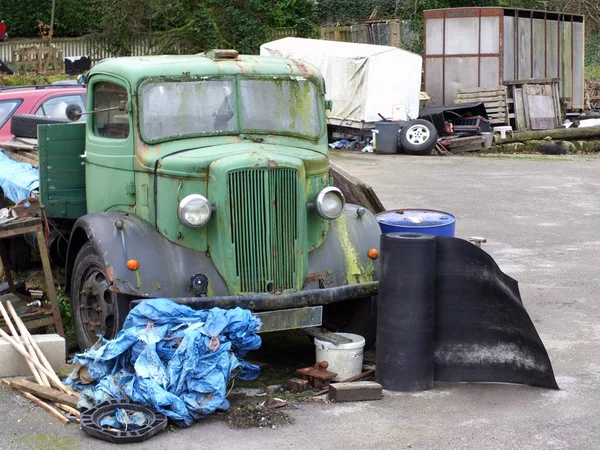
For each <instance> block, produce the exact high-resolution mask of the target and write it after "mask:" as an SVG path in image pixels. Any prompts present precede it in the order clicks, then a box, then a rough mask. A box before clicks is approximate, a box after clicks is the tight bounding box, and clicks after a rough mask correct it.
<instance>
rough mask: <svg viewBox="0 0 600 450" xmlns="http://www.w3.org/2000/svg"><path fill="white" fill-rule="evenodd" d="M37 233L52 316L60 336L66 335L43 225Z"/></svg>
mask: <svg viewBox="0 0 600 450" xmlns="http://www.w3.org/2000/svg"><path fill="white" fill-rule="evenodd" d="M42 208H43V207H42ZM36 235H37V243H38V249H39V250H40V258H41V259H42V266H43V267H44V279H45V280H46V289H47V290H48V297H49V298H50V305H51V306H52V316H53V317H54V322H55V323H56V332H57V333H58V334H59V335H60V336H62V337H65V330H64V329H63V324H62V319H61V317H60V309H59V307H58V298H57V296H56V288H55V287H54V280H53V279H52V269H51V268H50V258H49V257H48V249H47V248H46V238H45V236H44V232H43V230H42V229H41V227H40V229H39V230H38V231H37V232H36Z"/></svg>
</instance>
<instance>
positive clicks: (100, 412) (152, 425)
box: [80, 400, 167, 444]
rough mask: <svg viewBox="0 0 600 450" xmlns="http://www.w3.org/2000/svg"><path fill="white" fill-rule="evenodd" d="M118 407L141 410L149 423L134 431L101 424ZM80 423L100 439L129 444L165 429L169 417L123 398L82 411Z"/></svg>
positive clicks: (84, 429) (82, 427)
mask: <svg viewBox="0 0 600 450" xmlns="http://www.w3.org/2000/svg"><path fill="white" fill-rule="evenodd" d="M116 408H121V409H125V410H127V411H135V412H141V413H142V414H144V415H146V417H147V418H148V420H147V421H146V423H147V425H145V426H143V427H142V428H140V429H138V430H133V431H110V430H108V429H106V428H104V427H102V426H100V421H101V420H102V419H103V418H104V417H106V416H109V415H111V414H114V412H115V409H116ZM80 424H81V429H82V430H83V431H85V432H86V433H87V434H89V435H91V436H94V437H97V438H98V439H102V440H105V441H109V442H113V443H115V444H128V443H133V442H142V441H145V440H146V439H149V438H151V437H152V436H154V435H155V434H156V433H158V432H160V431H162V430H164V429H165V427H166V426H167V418H166V417H165V416H163V415H162V414H159V413H156V412H154V411H152V410H151V409H149V408H147V407H145V406H143V405H140V404H137V403H131V402H128V401H123V400H107V401H105V402H104V403H101V404H100V405H98V406H95V407H94V408H91V409H88V410H87V411H84V412H82V413H81V418H80Z"/></svg>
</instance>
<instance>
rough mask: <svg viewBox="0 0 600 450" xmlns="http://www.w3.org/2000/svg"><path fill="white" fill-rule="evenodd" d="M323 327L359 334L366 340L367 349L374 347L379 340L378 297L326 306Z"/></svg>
mask: <svg viewBox="0 0 600 450" xmlns="http://www.w3.org/2000/svg"><path fill="white" fill-rule="evenodd" d="M323 326H324V327H325V328H327V329H328V330H329V331H336V332H337V331H341V332H344V333H353V334H358V335H360V336H362V337H364V338H365V347H366V348H370V347H373V345H375V339H376V338H377V297H376V296H373V297H368V298H361V299H357V300H349V301H346V302H339V303H332V304H331V305H327V306H324V307H323Z"/></svg>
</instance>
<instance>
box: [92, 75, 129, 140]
mask: <svg viewBox="0 0 600 450" xmlns="http://www.w3.org/2000/svg"><path fill="white" fill-rule="evenodd" d="M126 101H127V90H126V89H125V88H124V87H121V86H119V85H116V84H113V83H107V82H100V83H96V84H95V85H94V110H99V109H105V108H115V109H112V110H110V111H101V112H95V113H94V114H93V117H94V121H93V124H94V134H95V135H96V136H101V137H105V138H111V139H126V138H127V137H128V136H129V113H128V112H127V111H119V109H118V107H119V105H120V104H121V102H126Z"/></svg>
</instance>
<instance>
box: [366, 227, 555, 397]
mask: <svg viewBox="0 0 600 450" xmlns="http://www.w3.org/2000/svg"><path fill="white" fill-rule="evenodd" d="M400 234H405V235H406V237H405V238H404V239H398V240H397V242H396V243H394V245H390V242H388V241H389V240H390V236H392V235H400ZM387 236H388V237H382V241H381V250H382V255H381V264H382V280H381V281H380V288H379V304H378V322H379V324H380V325H378V328H381V327H382V328H381V329H378V335H377V372H378V375H377V377H378V379H379V380H381V382H382V385H383V387H384V388H386V389H389V390H400V391H415V390H423V389H427V388H428V387H430V386H428V384H429V383H428V382H427V380H428V379H431V378H430V377H432V378H433V380H436V381H478V382H504V383H518V384H527V385H531V386H540V387H545V388H550V389H558V385H557V384H556V380H555V378H554V373H553V371H552V365H551V363H550V359H549V358H548V353H547V352H546V349H545V347H544V344H543V343H542V341H541V339H540V337H539V335H538V333H537V331H536V329H535V327H534V325H533V323H532V321H531V319H530V318H529V314H528V313H527V311H526V310H525V307H524V306H523V302H522V300H521V295H520V293H519V285H518V283H517V281H516V280H514V279H513V278H511V277H509V276H507V275H505V274H504V273H503V272H502V271H501V270H500V268H499V267H498V265H497V264H496V262H495V261H494V260H493V259H492V257H491V256H490V255H488V254H487V253H486V252H485V251H483V250H482V249H481V248H479V247H477V246H476V245H473V244H471V243H470V242H467V241H465V240H462V239H458V238H452V237H437V238H436V243H435V264H432V263H431V261H430V262H424V258H425V257H427V258H430V259H433V258H434V257H433V253H432V252H431V251H430V250H431V246H428V245H425V244H427V243H426V242H425V241H420V240H419V239H418V238H417V236H419V235H418V234H414V233H412V234H408V233H391V234H390V235H387ZM411 236H412V237H413V239H414V242H411V239H409V238H410V237H411ZM386 240H387V241H386ZM386 251H387V252H388V254H386ZM397 259H399V260H400V261H398V260H397ZM386 268H387V269H386ZM433 279H435V283H434V284H435V289H431V286H429V285H428V283H431V282H430V281H428V282H427V283H426V282H424V281H423V282H421V283H420V284H419V283H418V282H417V281H419V280H421V281H422V280H433ZM430 304H432V305H433V309H431V308H430V307H429V306H427V305H430ZM398 317H401V320H399V319H398ZM390 321H393V324H392V323H390ZM432 335H433V341H434V342H433V345H430V342H431V341H430V338H431V336H432ZM427 361H430V362H431V364H429V363H428V362H427ZM409 368H410V369H409ZM428 371H432V372H433V373H431V372H428ZM426 372H427V373H426Z"/></svg>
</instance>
